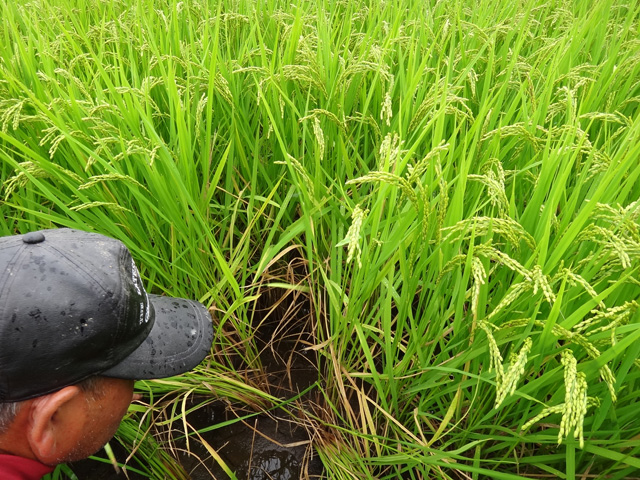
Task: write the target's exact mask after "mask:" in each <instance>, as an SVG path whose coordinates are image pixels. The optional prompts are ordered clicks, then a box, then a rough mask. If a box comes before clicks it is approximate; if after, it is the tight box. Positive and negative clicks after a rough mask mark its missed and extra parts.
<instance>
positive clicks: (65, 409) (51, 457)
mask: <svg viewBox="0 0 640 480" xmlns="http://www.w3.org/2000/svg"><path fill="white" fill-rule="evenodd" d="M79 400H82V395H81V390H80V388H79V387H77V386H75V385H72V386H69V387H64V388H63V389H61V390H58V391H57V392H53V393H50V394H48V395H44V396H42V397H39V398H36V399H35V400H34V401H33V403H32V404H31V405H30V415H29V421H28V431H27V440H28V441H29V445H30V447H31V451H32V452H33V454H34V455H35V456H36V458H37V459H38V460H39V461H40V462H42V463H44V464H46V465H55V464H57V463H60V462H61V461H63V457H64V456H65V455H66V454H67V450H68V448H69V443H70V441H71V442H75V439H76V438H77V434H78V429H82V426H83V424H84V417H85V416H86V412H85V410H84V409H83V408H78V406H79V405H83V404H84V401H81V402H79ZM72 445H73V444H72Z"/></svg>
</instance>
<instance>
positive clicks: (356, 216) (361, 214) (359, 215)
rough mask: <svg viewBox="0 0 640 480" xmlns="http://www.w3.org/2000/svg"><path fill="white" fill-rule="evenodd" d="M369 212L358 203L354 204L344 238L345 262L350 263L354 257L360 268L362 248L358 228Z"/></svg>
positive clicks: (360, 227) (359, 228)
mask: <svg viewBox="0 0 640 480" xmlns="http://www.w3.org/2000/svg"><path fill="white" fill-rule="evenodd" d="M368 213H369V210H363V209H362V207H360V205H356V206H355V208H354V209H353V213H352V214H351V226H350V227H349V230H348V231H347V235H346V237H345V240H347V241H348V249H347V264H349V263H351V262H352V261H353V259H354V257H355V259H356V262H357V263H358V268H362V261H361V258H360V257H361V255H362V249H361V248H360V230H361V229H362V223H363V221H364V219H365V217H366V216H367V214H368Z"/></svg>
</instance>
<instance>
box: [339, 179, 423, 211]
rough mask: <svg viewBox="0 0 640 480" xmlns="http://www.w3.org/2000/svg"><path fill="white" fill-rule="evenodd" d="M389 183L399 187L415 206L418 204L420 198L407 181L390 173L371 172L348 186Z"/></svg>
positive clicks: (349, 181) (349, 182) (351, 181)
mask: <svg viewBox="0 0 640 480" xmlns="http://www.w3.org/2000/svg"><path fill="white" fill-rule="evenodd" d="M373 182H376V183H387V184H389V185H394V186H395V187H398V188H399V189H400V190H401V191H402V193H403V194H404V195H406V196H407V198H409V200H411V202H412V203H413V204H414V205H417V204H418V203H417V202H418V196H417V195H416V192H415V191H414V190H413V188H412V187H411V185H410V184H409V182H407V180H406V179H404V178H402V177H400V176H398V175H396V174H394V173H388V172H370V173H368V174H367V175H364V176H362V177H358V178H354V179H351V180H348V181H347V182H346V184H347V185H356V184H360V183H373Z"/></svg>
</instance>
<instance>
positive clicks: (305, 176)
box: [274, 154, 315, 198]
mask: <svg viewBox="0 0 640 480" xmlns="http://www.w3.org/2000/svg"><path fill="white" fill-rule="evenodd" d="M287 158H288V159H289V163H290V164H291V166H292V167H293V169H294V170H295V171H296V173H297V174H298V175H299V176H300V178H301V179H302V182H303V183H304V185H305V187H306V188H307V190H308V192H309V195H310V197H311V198H314V197H315V188H314V186H313V182H312V181H311V177H310V176H309V173H308V172H307V169H306V168H304V165H302V164H301V163H300V162H299V161H298V159H297V158H295V157H294V156H292V155H289V154H287ZM274 163H276V164H278V165H286V164H287V162H284V161H278V162H274Z"/></svg>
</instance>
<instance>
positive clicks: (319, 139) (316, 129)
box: [313, 116, 324, 160]
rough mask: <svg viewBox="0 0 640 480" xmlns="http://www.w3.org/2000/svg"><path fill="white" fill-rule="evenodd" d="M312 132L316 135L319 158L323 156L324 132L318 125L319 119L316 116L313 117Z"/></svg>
mask: <svg viewBox="0 0 640 480" xmlns="http://www.w3.org/2000/svg"><path fill="white" fill-rule="evenodd" d="M313 134H314V136H315V137H316V142H317V144H318V151H319V152H320V160H322V159H323V158H324V133H323V132H322V127H321V126H320V119H319V118H318V117H317V116H316V117H313Z"/></svg>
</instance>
